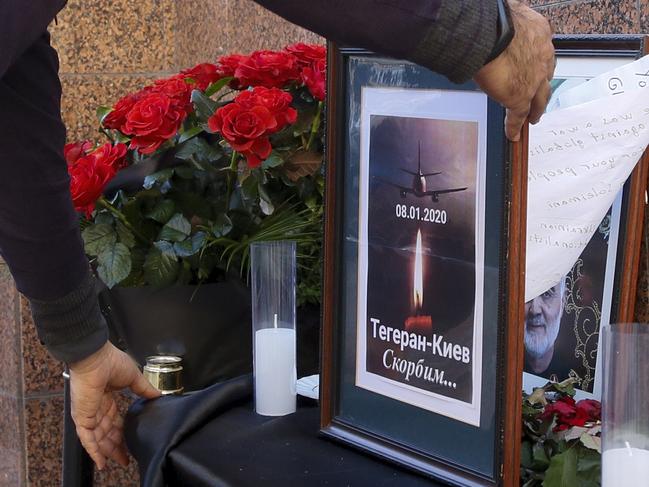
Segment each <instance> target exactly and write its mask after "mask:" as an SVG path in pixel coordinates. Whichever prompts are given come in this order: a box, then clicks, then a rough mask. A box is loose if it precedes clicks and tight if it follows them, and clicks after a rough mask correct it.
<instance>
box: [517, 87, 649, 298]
mask: <svg viewBox="0 0 649 487" xmlns="http://www.w3.org/2000/svg"><path fill="white" fill-rule="evenodd" d="M648 94H649V91H647V90H644V89H636V90H633V91H627V92H625V93H622V94H619V95H617V96H614V97H604V98H600V99H598V100H595V101H591V102H589V103H585V104H581V105H577V106H573V107H570V108H566V109H562V110H556V111H553V112H551V113H547V114H546V115H544V116H543V118H542V119H541V121H540V122H539V123H538V124H537V125H533V126H531V127H530V141H531V142H530V148H529V173H528V213H527V265H526V287H525V301H529V300H530V299H532V298H534V297H536V296H538V295H539V294H541V293H543V292H545V291H546V290H547V289H549V288H550V287H552V286H554V285H555V284H556V283H557V282H558V281H559V280H560V279H561V277H562V276H563V275H565V274H566V273H567V272H569V271H570V269H571V268H572V266H573V265H574V263H575V262H576V260H577V259H578V258H579V255H580V254H581V251H582V250H583V249H584V247H585V246H586V244H587V243H588V241H589V240H590V238H591V237H592V236H593V234H594V232H595V230H597V227H598V225H599V224H600V222H601V221H602V218H604V215H605V214H606V212H607V211H608V209H609V208H610V207H611V204H612V203H613V200H614V199H615V197H616V196H617V194H618V192H619V191H620V190H621V189H622V186H623V185H624V182H625V181H626V179H627V178H628V177H629V174H630V173H631V171H632V170H633V168H634V166H635V164H636V163H637V162H638V160H639V159H640V157H641V156H642V153H643V152H644V150H645V148H646V147H647V144H648V143H649V96H648Z"/></svg>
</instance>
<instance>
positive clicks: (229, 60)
mask: <svg viewBox="0 0 649 487" xmlns="http://www.w3.org/2000/svg"><path fill="white" fill-rule="evenodd" d="M245 59H248V56H244V55H243V54H230V55H229V56H222V57H220V58H219V59H218V61H217V63H218V64H217V70H218V72H219V73H220V74H221V76H222V77H224V78H225V77H230V76H234V72H235V71H236V70H237V68H238V67H239V65H240V64H241V62H242V61H243V60H245Z"/></svg>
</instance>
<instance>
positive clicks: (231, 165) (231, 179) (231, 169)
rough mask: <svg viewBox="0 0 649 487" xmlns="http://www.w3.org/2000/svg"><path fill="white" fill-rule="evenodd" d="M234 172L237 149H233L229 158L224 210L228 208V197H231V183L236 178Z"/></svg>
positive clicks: (235, 171)
mask: <svg viewBox="0 0 649 487" xmlns="http://www.w3.org/2000/svg"><path fill="white" fill-rule="evenodd" d="M233 173H234V174H233ZM236 174H237V151H234V150H233V151H232V157H231V158H230V172H229V173H228V192H227V193H226V198H225V211H226V212H227V211H228V210H229V209H230V198H231V197H232V183H233V180H234V179H236Z"/></svg>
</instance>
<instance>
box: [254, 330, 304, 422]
mask: <svg viewBox="0 0 649 487" xmlns="http://www.w3.org/2000/svg"><path fill="white" fill-rule="evenodd" d="M254 366H255V410H256V411H257V413H258V414H261V415H264V416H283V415H285V414H290V413H294V412H295V392H296V382H297V377H296V375H297V374H296V370H295V330H293V329H289V328H263V329H261V330H257V331H256V332H255V363H254Z"/></svg>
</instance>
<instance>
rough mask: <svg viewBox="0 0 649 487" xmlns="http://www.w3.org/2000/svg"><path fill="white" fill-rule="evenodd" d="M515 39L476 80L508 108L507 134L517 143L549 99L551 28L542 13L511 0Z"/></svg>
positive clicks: (552, 56) (551, 47)
mask: <svg viewBox="0 0 649 487" xmlns="http://www.w3.org/2000/svg"><path fill="white" fill-rule="evenodd" d="M509 6H510V10H511V17H512V21H513V23H514V30H515V34H514V38H513V39H512V41H511V43H510V44H509V46H508V47H507V49H505V50H504V51H503V53H502V54H501V55H500V56H498V57H497V58H496V59H494V60H493V61H491V62H490V63H489V64H486V65H485V66H483V67H482V68H481V69H480V71H478V73H477V74H476V75H475V77H474V80H475V81H476V83H478V85H479V86H480V88H482V90H483V91H484V92H485V93H487V94H488V95H489V96H490V97H492V98H493V99H494V100H496V101H497V102H499V103H501V104H502V105H503V106H504V107H505V108H506V109H507V116H506V118H505V133H506V134H507V138H509V139H510V140H512V141H517V140H518V139H519V138H520V131H521V128H522V127H523V124H524V123H525V120H526V119H527V118H529V121H530V122H531V123H533V124H534V123H537V122H538V121H539V119H540V118H541V115H543V112H544V111H545V107H546V106H547V104H548V101H549V100H550V95H551V89H550V81H551V80H552V76H553V75H554V66H555V59H554V46H553V45H552V29H551V28H550V24H549V23H548V21H547V20H546V19H545V17H543V16H542V15H541V14H539V13H537V12H535V11H534V10H532V9H531V8H529V7H527V6H526V5H524V4H522V3H521V2H519V1H518V0H509Z"/></svg>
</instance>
